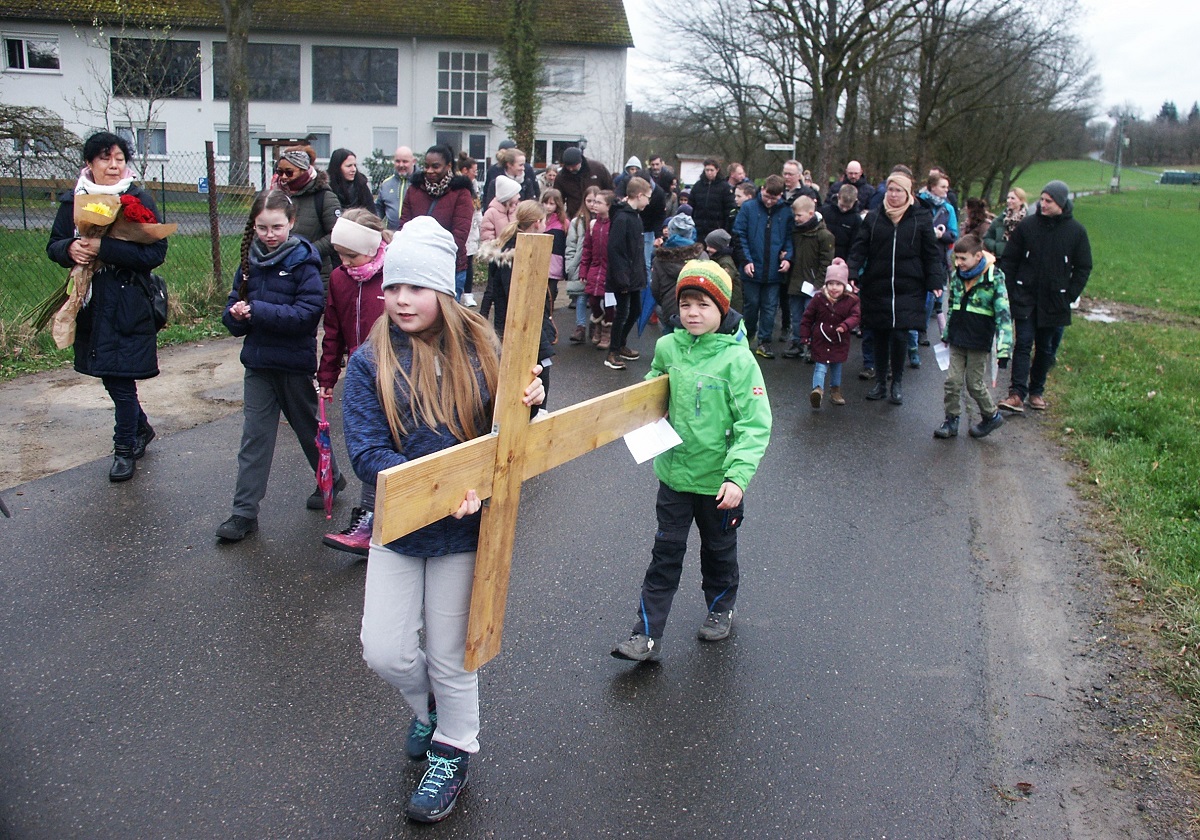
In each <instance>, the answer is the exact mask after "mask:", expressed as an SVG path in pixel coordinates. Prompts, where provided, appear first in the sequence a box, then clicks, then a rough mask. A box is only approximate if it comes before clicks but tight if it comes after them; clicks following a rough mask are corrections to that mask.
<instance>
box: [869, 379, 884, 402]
mask: <svg viewBox="0 0 1200 840" xmlns="http://www.w3.org/2000/svg"><path fill="white" fill-rule="evenodd" d="M886 396H887V382H885V381H883V380H880V379H876V380H875V384H874V385H872V386H871V390H870V391H867V399H869V400H881V399H883V398H884V397H886Z"/></svg>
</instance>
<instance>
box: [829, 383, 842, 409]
mask: <svg viewBox="0 0 1200 840" xmlns="http://www.w3.org/2000/svg"><path fill="white" fill-rule="evenodd" d="M829 401H830V402H831V403H833V404H834V405H845V404H846V398H845V397H843V396H842V389H841V388H839V387H838V386H837V385H834V386H833V387H832V388H830V389H829Z"/></svg>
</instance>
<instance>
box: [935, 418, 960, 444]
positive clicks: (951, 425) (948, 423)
mask: <svg viewBox="0 0 1200 840" xmlns="http://www.w3.org/2000/svg"><path fill="white" fill-rule="evenodd" d="M933 436H934V437H935V438H941V439H942V440H945V439H946V438H952V437H958V417H957V416H955V417H951V416H950V415H949V414H947V415H946V419H945V421H944V422H943V423H942V425H941V426H939V427H938V428H937V429H935V430H934V432H933Z"/></svg>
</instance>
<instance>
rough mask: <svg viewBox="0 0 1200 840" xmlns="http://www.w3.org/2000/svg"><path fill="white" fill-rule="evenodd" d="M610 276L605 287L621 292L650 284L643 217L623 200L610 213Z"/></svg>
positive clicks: (634, 290) (637, 289)
mask: <svg viewBox="0 0 1200 840" xmlns="http://www.w3.org/2000/svg"><path fill="white" fill-rule="evenodd" d="M609 216H610V218H611V219H612V224H611V226H610V227H609V230H608V280H607V283H606V284H605V291H609V292H615V293H617V294H621V293H624V292H638V291H641V290H642V289H644V288H646V251H645V245H644V244H643V243H644V240H643V238H642V218H641V216H639V215H638V212H637V211H636V210H634V209H633V208H632V207H630V206H629V205H628V204H626V203H625V202H623V201H619V202H617V203H616V204H614V205H613V207H612V210H611V212H610V213H609Z"/></svg>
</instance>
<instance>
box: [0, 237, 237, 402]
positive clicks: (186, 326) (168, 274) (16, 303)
mask: <svg viewBox="0 0 1200 840" xmlns="http://www.w3.org/2000/svg"><path fill="white" fill-rule="evenodd" d="M3 236H4V248H3V252H2V253H0V289H2V291H3V294H0V325H3V327H4V329H3V331H2V332H0V338H2V343H3V346H0V379H9V378H11V377H13V376H18V375H20V374H23V373H28V372H30V371H35V370H43V369H46V368H48V367H57V366H59V365H61V364H65V363H67V362H69V361H70V360H71V351H70V349H67V350H58V349H56V348H55V347H54V344H53V342H52V341H51V340H50V336H49V334H48V333H47V332H45V331H43V332H42V333H40V334H38V335H36V336H34V335H31V334H30V333H29V330H28V329H26V328H23V327H21V326H20V325H19V324H18V321H19V318H20V315H21V314H22V313H24V312H27V311H29V310H31V309H32V308H33V307H34V306H36V305H37V304H38V303H39V302H40V301H42V300H43V299H44V298H45V297H46V296H47V295H49V294H50V293H51V292H52V291H53V290H54V289H55V288H57V287H59V286H61V285H62V283H63V282H64V281H65V279H66V276H67V270H66V269H64V268H62V267H61V266H58V265H56V264H54V263H52V262H50V260H49V259H47V257H46V237H47V234H46V232H45V231H7V232H5V233H4V234H3ZM240 246H241V237H240V236H226V237H222V240H221V266H222V273H223V274H224V275H225V277H223V278H214V277H213V272H212V251H211V245H210V243H209V239H208V237H207V236H186V235H178V234H177V235H175V236H172V237H171V240H170V247H169V248H168V250H167V261H166V262H165V263H163V265H162V267H161V268H159V269H158V273H159V274H161V275H162V277H163V278H164V279H165V280H166V281H167V288H168V291H169V293H170V296H171V319H170V325H169V326H168V327H167V328H166V329H165V330H163V331H162V332H161V333H159V343H160V344H167V343H172V342H177V341H187V340H192V339H195V338H198V337H202V336H208V335H212V334H214V332H215V331H216V330H220V332H221V334H223V333H224V329H223V328H222V327H220V324H219V318H220V312H221V307H222V304H224V302H225V295H226V283H227V282H230V281H229V279H228V278H232V276H233V270H234V268H235V266H236V264H237V259H238V251H239V248H240Z"/></svg>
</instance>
